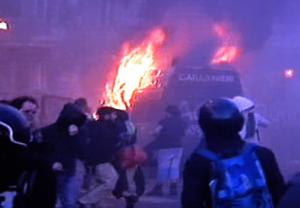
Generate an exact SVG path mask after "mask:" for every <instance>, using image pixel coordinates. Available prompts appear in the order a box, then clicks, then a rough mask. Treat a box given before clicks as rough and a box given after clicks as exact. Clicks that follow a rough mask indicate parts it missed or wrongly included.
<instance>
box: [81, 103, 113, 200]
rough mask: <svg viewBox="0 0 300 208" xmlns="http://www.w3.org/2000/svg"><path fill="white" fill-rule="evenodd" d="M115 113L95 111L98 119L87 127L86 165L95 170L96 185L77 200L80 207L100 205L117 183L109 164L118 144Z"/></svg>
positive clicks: (105, 109)
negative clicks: (87, 152)
mask: <svg viewBox="0 0 300 208" xmlns="http://www.w3.org/2000/svg"><path fill="white" fill-rule="evenodd" d="M115 113H116V110H115V109H114V108H111V107H101V108H99V109H98V111H97V116H98V117H99V119H98V120H97V121H94V122H92V123H91V124H90V126H89V138H90V143H89V147H88V149H89V154H88V156H87V164H88V165H90V166H92V167H93V168H94V170H95V173H94V175H95V179H96V183H97V185H96V187H94V188H93V189H91V190H89V191H88V193H86V194H85V195H83V196H82V197H81V198H80V199H79V202H80V203H81V204H82V205H88V204H90V205H97V204H99V203H101V199H103V197H106V196H107V194H111V192H112V190H113V189H114V187H115V184H116V182H117V179H118V174H117V172H116V170H115V168H114V167H113V166H112V164H111V162H112V161H113V159H114V156H115V154H116V150H117V145H118V143H119V137H118V132H117V127H116V124H115V119H116V115H115Z"/></svg>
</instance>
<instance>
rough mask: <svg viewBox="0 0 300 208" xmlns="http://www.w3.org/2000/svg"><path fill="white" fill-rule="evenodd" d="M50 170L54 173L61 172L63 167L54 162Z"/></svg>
mask: <svg viewBox="0 0 300 208" xmlns="http://www.w3.org/2000/svg"><path fill="white" fill-rule="evenodd" d="M52 170H54V171H63V170H64V167H63V165H62V164H61V163H60V162H55V163H53V165H52Z"/></svg>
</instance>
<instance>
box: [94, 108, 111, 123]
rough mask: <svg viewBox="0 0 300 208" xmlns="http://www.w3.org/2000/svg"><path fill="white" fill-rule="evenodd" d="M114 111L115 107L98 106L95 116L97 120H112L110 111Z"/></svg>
mask: <svg viewBox="0 0 300 208" xmlns="http://www.w3.org/2000/svg"><path fill="white" fill-rule="evenodd" d="M113 112H115V109H114V108H112V107H107V106H103V107H100V108H98V110H97V113H96V114H97V116H98V118H99V121H109V120H112V113H113Z"/></svg>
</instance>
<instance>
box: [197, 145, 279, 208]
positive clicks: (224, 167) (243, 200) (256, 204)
mask: <svg viewBox="0 0 300 208" xmlns="http://www.w3.org/2000/svg"><path fill="white" fill-rule="evenodd" d="M255 147H256V146H255V145H252V144H246V145H245V146H244V148H243V150H242V152H241V154H239V155H237V156H235V157H231V158H224V157H222V156H221V155H218V154H216V153H214V152H212V151H209V150H207V149H198V150H197V151H196V153H197V154H199V155H201V156H203V157H205V158H207V159H208V160H210V161H211V167H212V169H211V181H210V184H209V187H210V191H211V200H212V201H211V203H212V207H213V208H273V207H274V206H273V202H272V197H271V194H270V192H269V190H268V186H267V182H266V178H265V175H264V172H263V169H262V166H261V164H260V161H259V160H258V158H257V156H256V154H255Z"/></svg>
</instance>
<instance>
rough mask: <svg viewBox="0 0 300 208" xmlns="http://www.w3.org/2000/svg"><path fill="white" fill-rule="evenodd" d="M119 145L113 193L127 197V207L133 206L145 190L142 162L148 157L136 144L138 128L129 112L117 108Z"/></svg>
mask: <svg viewBox="0 0 300 208" xmlns="http://www.w3.org/2000/svg"><path fill="white" fill-rule="evenodd" d="M117 116H118V117H117V120H116V121H117V128H118V135H119V141H120V142H119V145H118V153H117V158H116V160H115V161H114V166H115V168H116V170H117V172H118V175H119V179H118V181H117V185H116V187H115V190H114V191H113V194H114V195H115V196H116V198H122V197H123V198H125V201H126V207H127V208H133V207H134V206H135V204H136V203H137V202H138V199H139V197H140V196H141V195H142V194H144V191H145V178H144V173H143V170H142V168H141V164H142V163H143V162H144V161H145V160H146V159H147V155H146V153H145V152H144V150H143V149H142V148H140V147H138V146H137V145H136V142H137V129H136V127H135V125H134V123H133V122H132V121H131V120H130V119H129V114H128V112H126V111H123V110H117Z"/></svg>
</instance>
